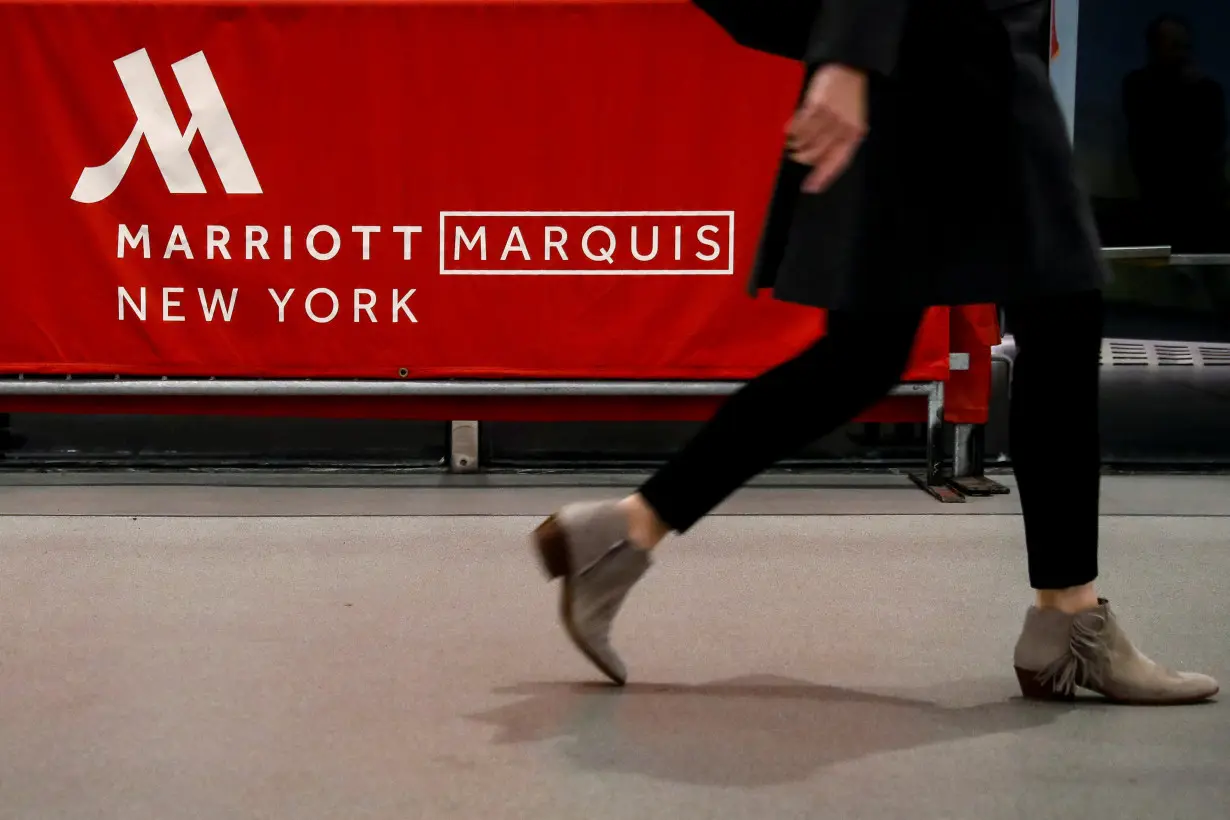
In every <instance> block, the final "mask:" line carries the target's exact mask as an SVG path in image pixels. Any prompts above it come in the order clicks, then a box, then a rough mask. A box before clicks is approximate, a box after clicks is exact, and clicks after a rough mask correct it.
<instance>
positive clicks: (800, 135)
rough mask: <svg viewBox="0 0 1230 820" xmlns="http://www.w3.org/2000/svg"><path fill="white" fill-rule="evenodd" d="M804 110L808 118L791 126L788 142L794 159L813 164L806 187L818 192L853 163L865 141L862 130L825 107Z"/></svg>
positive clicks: (806, 189)
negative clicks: (816, 109) (846, 122)
mask: <svg viewBox="0 0 1230 820" xmlns="http://www.w3.org/2000/svg"><path fill="white" fill-rule="evenodd" d="M801 113H803V114H805V115H806V116H805V119H804V121H802V122H799V123H798V124H797V126H792V130H791V132H790V135H789V137H788V140H787V146H788V150H789V152H790V158H791V159H792V160H794V161H795V162H797V163H799V164H801V165H810V166H811V167H812V171H811V173H810V174H808V175H807V179H806V180H805V181H804V183H803V191H804V192H806V193H809V194H818V193H820V192H822V191H824V190H825V189H826V188H828V186H829V185H831V184H832V183H833V181H834V180H835V179H837V177H839V176H840V175H841V173H842V171H844V170H845V169H846V167H847V166H848V165H849V164H850V160H851V159H853V158H854V153H855V151H857V150H858V146H859V144H860V143H861V142H862V139H863V130H862V129H861V128H858V127H856V126H851V125H847V124H845V123H842V122H841V121H840V120H838V119H837V118H836V117H833V116H831V115H828V114H827V113H825V112H823V111H818V112H815V113H812V112H801Z"/></svg>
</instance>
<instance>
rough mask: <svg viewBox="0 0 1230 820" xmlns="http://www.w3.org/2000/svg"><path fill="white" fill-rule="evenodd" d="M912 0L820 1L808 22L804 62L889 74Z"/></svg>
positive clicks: (895, 58)
mask: <svg viewBox="0 0 1230 820" xmlns="http://www.w3.org/2000/svg"><path fill="white" fill-rule="evenodd" d="M913 2H914V0H824V2H823V3H821V4H820V11H819V13H818V14H817V16H816V21H815V23H814V24H813V25H812V30H811V37H810V38H809V40H808V44H807V52H806V55H805V57H804V62H805V63H807V65H819V64H822V63H839V64H841V65H847V66H850V67H851V68H857V69H859V70H861V71H866V72H868V73H875V74H881V75H883V76H888V75H890V74H892V73H893V69H894V68H895V67H896V64H897V52H898V51H899V50H900V47H901V37H902V35H903V33H904V31H905V21H906V16H907V14H908V13H909V10H910V6H911V5H912V3H913Z"/></svg>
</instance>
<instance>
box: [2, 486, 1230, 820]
mask: <svg viewBox="0 0 1230 820" xmlns="http://www.w3.org/2000/svg"><path fill="white" fill-rule="evenodd" d="M158 480H159V479H158V478H154V479H153V481H158ZM162 480H163V481H165V482H166V483H172V484H174V483H177V484H178V485H179V486H153V485H152V484H150V483H149V481H147V482H146V484H145V486H133V485H132V482H131V481H129V482H127V486H124V485H123V484H121V485H120V486H94V485H95V484H97V482H96V481H94V480H93V479H90V480H85V481H80V480H79V481H76V482H74V481H71V480H66V479H64V478H63V477H61V478H59V479H55V480H53V479H44V480H40V483H41V484H43V486H32V485H31V482H30V481H26V482H22V481H18V480H16V479H14V478H13V477H11V476H10V477H8V478H7V479H6V481H5V482H4V484H3V486H0V585H2V586H0V624H3V625H4V628H3V631H0V636H2V637H0V818H4V820H7V819H8V818H21V819H22V820H34V819H35V818H37V820H58V818H71V819H72V820H77V819H78V818H115V819H116V820H146V819H147V818H148V820H180V818H201V820H229V819H230V818H278V819H279V820H280V819H281V818H293V819H294V820H315V819H316V818H322V819H323V818H330V820H334V819H335V818H343V819H344V820H358V818H380V820H384V818H389V820H393V818H396V819H397V820H410V819H413V818H424V819H425V820H452V818H458V820H504V818H537V819H541V818H561V819H562V820H580V818H595V819H596V820H610V819H611V818H630V819H631V818H636V820H643V819H644V818H718V820H723V819H724V818H751V819H754V820H762V819H763V818H774V819H775V818H808V819H809V820H813V819H821V820H822V819H826V818H840V819H841V820H856V819H857V818H869V819H870V818H877V819H878V818H893V819H895V818H909V820H918V819H919V818H926V819H928V820H929V819H930V818H959V819H960V820H966V819H968V820H1001V819H1006V818H1022V819H1024V818H1029V819H1030V820H1035V819H1037V820H1041V819H1042V818H1065V820H1066V818H1074V817H1083V818H1116V819H1118V818H1142V820H1143V818H1148V819H1149V820H1159V819H1160V818H1165V819H1168V818H1175V820H1180V819H1181V820H1201V819H1202V818H1210V819H1212V818H1218V819H1219V820H1224V818H1226V817H1227V816H1228V815H1230V706H1227V705H1226V704H1224V703H1215V704H1212V705H1206V706H1199V707H1185V708H1174V709H1128V708H1116V707H1111V706H1106V705H1102V704H1099V703H1096V702H1087V703H1081V704H1078V705H1077V706H1075V707H1071V706H1052V705H1039V704H1030V703H1025V702H1022V701H1020V700H1019V699H1018V698H1017V697H1016V695H1017V691H1016V688H1015V687H1016V684H1015V681H1014V680H1013V678H1012V670H1011V668H1010V658H1011V647H1012V642H1013V640H1014V639H1015V637H1016V630H1017V628H1018V627H1019V625H1020V621H1021V618H1022V615H1023V612H1024V606H1025V604H1026V603H1027V601H1028V597H1027V595H1026V594H1025V593H1024V591H1023V579H1024V562H1023V551H1022V545H1021V533H1020V522H1019V519H1018V518H1017V517H1015V516H1014V515H1013V514H1012V512H1013V509H1014V506H1015V496H1010V497H1008V498H1007V499H1003V498H997V499H985V500H980V501H971V502H970V503H968V504H965V505H959V506H957V505H952V506H945V507H941V506H940V505H938V504H935V503H934V502H930V501H926V502H924V501H923V500H922V499H923V498H925V497H924V496H921V494H919V493H918V492H917V491H916V490H915V491H912V492H909V491H906V490H905V489H904V488H903V487H902V486H899V484H898V481H897V479H885V478H880V479H878V480H877V479H871V478H867V477H850V478H840V479H839V478H834V479H831V480H830V481H829V484H830V486H827V487H825V488H822V489H815V488H812V489H806V488H801V487H791V486H777V487H772V486H762V487H760V488H758V489H753V490H749V491H747V492H745V493H744V494H742V495H741V496H739V497H737V498H736V499H734V500H733V501H732V502H731V504H730V505H728V506H727V507H726V508H725V510H724V512H725V515H723V516H722V517H716V518H712V519H710V520H709V521H707V522H705V523H704V524H703V525H702V526H701V527H699V528H698V529H697V530H696V531H695V532H694V533H693V534H691V535H689V536H688V537H686V538H683V539H679V540H677V541H674V542H671V543H669V545H668V546H667V547H666V549H664V550H663V552H662V553H661V557H660V560H659V562H658V564H657V566H655V568H654V569H653V571H652V572H651V574H650V576H648V577H647V579H646V581H645V583H644V584H643V585H642V586H640V587H638V588H637V590H636V591H635V593H634V594H633V596H632V598H631V599H630V601H629V604H628V608H627V611H626V614H625V616H624V617H623V618H622V620H621V621H620V622H619V625H618V630H617V640H618V643H619V645H620V646H621V647H622V648H623V649H624V652H625V656H626V659H627V661H628V663H629V666H630V667H631V672H632V679H633V683H632V685H630V686H629V687H628V688H627V689H626V690H623V691H617V690H613V689H610V688H607V687H605V686H602V685H599V684H598V683H597V678H596V676H595V673H594V672H593V671H592V670H591V669H590V668H589V667H588V666H587V664H585V663H584V662H583V661H582V660H581V659H580V658H579V657H578V656H576V655H575V654H574V652H573V650H572V649H571V647H570V646H569V645H568V644H567V642H566V641H565V640H564V639H563V637H562V634H561V633H560V632H559V630H558V628H557V626H556V623H555V606H556V599H555V593H556V590H555V588H554V587H551V586H548V585H547V584H546V583H545V582H544V581H543V579H542V578H541V576H540V575H539V574H538V568H537V566H536V565H535V564H534V562H533V561H532V560H530V556H529V552H528V549H527V544H526V534H527V532H528V530H529V529H530V528H531V527H532V525H533V524H534V523H535V521H536V516H538V515H540V514H542V513H543V512H545V511H547V510H548V509H549V508H550V507H551V506H552V505H554V504H555V503H558V502H559V501H560V500H562V499H565V498H568V497H573V496H578V495H585V496H589V495H593V494H595V490H593V489H590V490H584V491H581V490H577V489H569V488H568V487H567V486H565V485H566V482H567V480H565V479H560V480H557V481H555V482H553V483H554V484H555V486H552V487H537V488H525V487H517V486H507V487H498V488H488V489H479V488H470V489H457V488H455V489H448V488H440V487H422V486H419V487H415V486H404V487H392V486H380V487H377V486H361V485H363V484H364V482H363V481H359V482H357V483H356V485H355V486H351V487H349V488H347V489H336V488H334V489H330V488H324V487H307V486H303V487H298V488H295V487H285V486H284V487H280V488H278V487H214V486H204V485H203V484H202V482H203V481H205V480H204V479H201V478H199V477H198V478H195V479H190V480H188V479H185V480H179V481H175V480H172V479H169V478H163V479H162ZM572 481H574V482H575V479H572ZM23 483H24V486H21V485H23ZM113 483H114V482H113ZM291 483H293V482H291ZM302 483H319V481H317V482H310V481H305V482H302ZM547 483H552V482H547ZM592 483H595V484H600V483H615V482H612V481H611V480H610V479H609V478H606V479H601V480H595V481H594V482H592ZM785 483H786V484H789V482H785ZM613 489H614V488H601V489H599V490H597V493H598V494H599V495H606V494H609V493H610V492H612V491H613ZM1228 500H1230V478H1227V477H1220V478H1217V477H1173V478H1165V479H1158V478H1149V477H1140V478H1114V479H1108V481H1107V504H1106V509H1107V512H1108V513H1109V514H1108V515H1107V517H1106V518H1105V519H1104V523H1103V534H1104V546H1103V563H1104V578H1103V582H1102V583H1103V592H1104V593H1105V594H1108V595H1109V596H1110V597H1111V598H1112V600H1113V602H1114V603H1115V604H1116V605H1117V607H1118V608H1119V610H1120V614H1121V615H1122V616H1123V618H1124V620H1125V622H1126V624H1127V626H1128V628H1129V629H1130V631H1131V633H1132V634H1133V635H1134V636H1135V637H1136V638H1137V639H1138V641H1139V642H1140V644H1141V645H1142V647H1143V648H1144V649H1145V650H1146V651H1148V652H1150V653H1151V654H1153V655H1155V656H1156V657H1158V658H1159V659H1160V660H1164V661H1167V662H1170V663H1173V664H1175V665H1179V666H1184V667H1190V668H1196V669H1200V670H1203V671H1207V672H1209V673H1211V674H1214V675H1217V676H1219V677H1220V678H1222V679H1223V681H1226V682H1230V643H1228V642H1227V639H1226V634H1227V622H1228V620H1230V605H1228V604H1227V600H1230V596H1228V593H1230V518H1228V517H1226V516H1228V515H1230V504H1227V501H1228ZM1167 510H1170V511H1171V512H1170V513H1168V512H1167ZM518 512H520V513H524V515H521V516H518V515H515V514H514V513H518ZM817 512H821V513H824V514H823V515H817V514H814V513H817ZM159 513H160V514H159ZM808 513H813V514H808ZM876 513H882V514H876ZM531 516H533V517H531Z"/></svg>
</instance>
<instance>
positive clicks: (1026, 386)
mask: <svg viewBox="0 0 1230 820" xmlns="http://www.w3.org/2000/svg"><path fill="white" fill-rule="evenodd" d="M1005 307H1006V312H1007V317H1008V325H1009V327H1010V329H1011V331H1012V335H1013V337H1014V338H1015V340H1016V343H1017V356H1016V361H1015V363H1014V365H1013V374H1012V395H1011V400H1010V405H1009V406H1010V410H1009V437H1010V441H1009V446H1010V448H1011V455H1012V464H1013V470H1014V471H1015V473H1016V478H1017V485H1018V492H1019V494H1020V499H1021V512H1022V514H1023V516H1024V521H1025V543H1026V545H1027V549H1028V553H1029V581H1030V586H1031V587H1033V589H1035V590H1037V603H1038V605H1039V606H1044V607H1052V608H1056V609H1062V610H1065V611H1069V612H1079V611H1081V610H1083V609H1090V608H1092V607H1096V606H1097V605H1098V598H1097V594H1096V593H1095V592H1094V589H1093V582H1094V579H1096V578H1097V575H1098V499H1099V492H1100V484H1101V456H1102V453H1101V440H1100V437H1099V428H1098V374H1099V371H1100V364H1099V357H1100V351H1101V347H1102V313H1103V311H1102V295H1101V293H1100V292H1098V291H1090V292H1087V293H1077V294H1072V295H1065V296H1060V297H1055V298H1050V299H1042V300H1038V301H1035V302H1031V303H1022V304H1016V305H1007V306H1005ZM1057 459H1062V462H1061V464H1060V463H1057ZM1057 473H1062V475H1063V487H1062V491H1060V492H1048V484H1049V483H1050V482H1051V481H1053V479H1054V477H1055V476H1056V474H1057Z"/></svg>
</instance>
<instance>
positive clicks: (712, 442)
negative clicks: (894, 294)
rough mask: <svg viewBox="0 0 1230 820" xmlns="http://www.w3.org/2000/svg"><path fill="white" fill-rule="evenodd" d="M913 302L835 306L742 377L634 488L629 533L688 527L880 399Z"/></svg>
mask: <svg viewBox="0 0 1230 820" xmlns="http://www.w3.org/2000/svg"><path fill="white" fill-rule="evenodd" d="M921 318H922V313H921V311H901V312H894V313H881V314H865V315H858V314H847V313H833V314H831V315H830V317H829V331H828V333H827V335H825V336H824V337H823V338H821V339H820V340H818V341H817V342H816V343H815V344H813V345H812V346H810V347H808V348H807V349H806V350H804V351H803V352H801V353H800V354H799V355H797V356H795V357H794V358H792V359H790V360H789V361H786V362H783V363H782V364H780V365H778V366H777V367H775V368H773V369H772V370H769V371H767V372H766V373H764V374H763V375H761V376H759V377H758V378H756V379H754V380H753V381H751V382H749V383H748V384H747V385H746V386H744V387H743V388H742V389H741V390H739V392H737V393H736V394H735V395H733V396H732V397H731V398H730V400H729V401H727V402H726V403H725V404H724V405H723V406H722V407H721V409H720V410H719V411H718V412H717V414H716V415H715V416H714V417H713V419H712V420H710V422H709V423H708V424H707V425H705V426H704V427H703V428H702V429H701V430H700V432H699V433H698V434H697V435H696V437H695V438H693V439H692V440H691V441H690V442H689V443H688V444H687V446H685V447H684V448H683V450H681V451H680V452H679V453H678V454H677V455H676V456H675V457H674V458H672V459H671V460H670V461H669V462H668V463H667V464H666V466H664V467H663V468H662V469H661V470H659V471H658V472H657V473H656V474H655V475H654V476H653V477H652V478H650V479H649V480H648V481H647V482H646V483H645V484H644V485H643V486H642V487H641V488H640V491H639V492H638V493H637V494H635V495H633V496H631V497H629V498H627V499H625V500H624V502H623V503H622V504H621V507H622V509H623V510H624V511H625V512H626V513H627V515H628V516H629V521H630V527H631V536H632V540H633V541H635V542H636V543H637V545H639V546H642V547H646V548H652V547H654V546H656V545H657V543H658V542H659V541H661V540H662V539H663V538H664V537H665V536H666V535H667V534H669V533H670V532H672V531H674V532H677V533H684V532H687V531H688V530H689V529H691V528H692V526H693V525H695V524H696V522H697V521H699V520H700V519H701V518H703V517H704V516H705V515H707V514H708V513H709V512H710V511H711V510H713V508H714V507H716V506H717V505H718V504H720V503H721V502H722V501H723V500H725V499H726V498H727V497H728V496H729V495H730V494H731V493H733V492H734V491H735V490H737V489H739V488H740V487H742V486H743V485H744V484H745V483H746V482H747V481H748V480H749V479H751V478H753V477H755V476H756V475H758V474H760V473H762V472H764V471H765V470H766V469H768V468H769V467H771V466H772V465H773V464H775V463H777V462H778V461H781V460H782V459H783V458H786V457H787V456H790V455H792V454H793V453H795V452H798V451H799V450H800V449H802V448H803V447H805V446H806V445H807V444H809V443H811V442H813V441H815V440H817V439H818V438H820V437H822V436H824V435H827V434H828V433H829V432H831V431H832V430H834V429H836V428H837V427H838V426H840V425H841V424H844V423H845V422H847V421H849V420H850V419H852V418H854V417H855V416H857V415H858V414H859V413H860V412H862V411H863V410H865V409H866V408H867V407H869V406H870V405H872V404H874V403H875V402H876V401H878V400H879V399H881V398H882V397H883V396H884V395H885V394H886V393H887V392H888V391H889V390H891V389H892V387H893V386H894V385H896V384H897V383H898V381H899V380H900V378H901V375H902V373H903V372H904V371H905V368H906V365H907V364H908V362H909V355H910V351H911V349H912V348H913V344H914V338H915V335H916V334H917V330H918V325H919V323H920V321H921Z"/></svg>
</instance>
